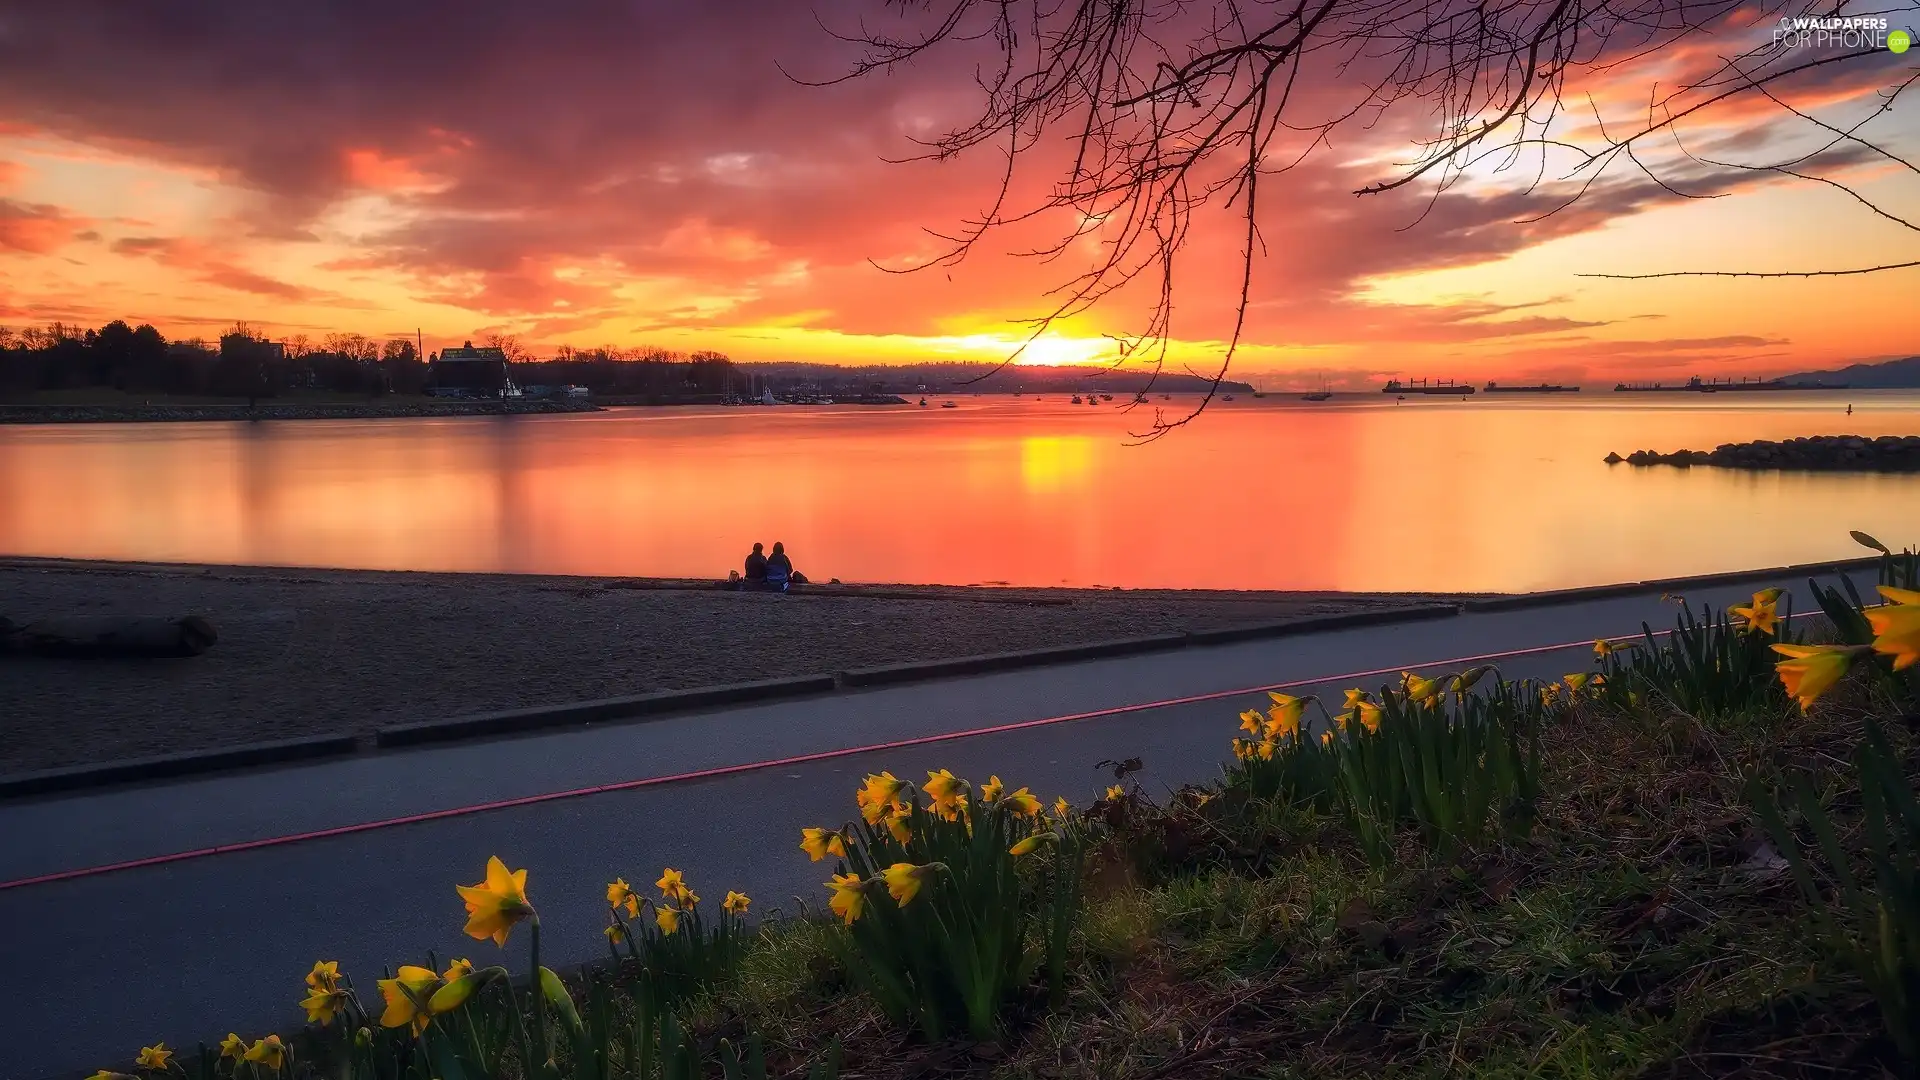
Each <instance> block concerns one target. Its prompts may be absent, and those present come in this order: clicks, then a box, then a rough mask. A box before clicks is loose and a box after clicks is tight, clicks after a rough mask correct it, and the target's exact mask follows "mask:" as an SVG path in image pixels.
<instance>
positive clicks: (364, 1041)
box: [353, 1028, 373, 1050]
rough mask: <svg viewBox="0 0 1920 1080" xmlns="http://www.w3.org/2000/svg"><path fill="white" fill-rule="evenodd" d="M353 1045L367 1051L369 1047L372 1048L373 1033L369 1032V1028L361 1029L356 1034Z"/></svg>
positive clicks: (354, 1034)
mask: <svg viewBox="0 0 1920 1080" xmlns="http://www.w3.org/2000/svg"><path fill="white" fill-rule="evenodd" d="M353 1045H355V1046H357V1047H359V1048H360V1049H362V1050H365V1049H366V1048H367V1047H369V1046H372V1045H373V1032H372V1031H370V1030H368V1029H367V1028H361V1029H360V1030H358V1031H356V1032H354V1033H353Z"/></svg>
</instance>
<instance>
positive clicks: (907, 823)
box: [882, 806, 913, 844]
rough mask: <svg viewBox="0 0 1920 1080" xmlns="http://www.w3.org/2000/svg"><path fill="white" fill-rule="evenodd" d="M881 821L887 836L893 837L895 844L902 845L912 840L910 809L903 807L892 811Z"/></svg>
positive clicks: (911, 813) (911, 811) (911, 815)
mask: <svg viewBox="0 0 1920 1080" xmlns="http://www.w3.org/2000/svg"><path fill="white" fill-rule="evenodd" d="M882 820H883V821H884V822H885V823H886V826H887V832H888V834H889V835H891V836H892V837H893V839H894V841H895V842H896V843H901V844H904V843H906V842H907V841H909V840H911V839H913V810H912V808H911V807H904V806H903V807H900V808H898V809H896V810H893V811H891V812H889V813H888V814H887V816H886V817H885V818H883V819H882Z"/></svg>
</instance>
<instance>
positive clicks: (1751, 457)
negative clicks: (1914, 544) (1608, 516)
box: [1606, 435, 1920, 472]
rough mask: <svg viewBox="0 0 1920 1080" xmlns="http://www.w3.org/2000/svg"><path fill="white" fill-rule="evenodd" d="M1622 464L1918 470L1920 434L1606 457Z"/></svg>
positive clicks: (1820, 438)
mask: <svg viewBox="0 0 1920 1080" xmlns="http://www.w3.org/2000/svg"><path fill="white" fill-rule="evenodd" d="M1621 461H1625V462H1627V463H1629V464H1632V465H1675V466H1679V467H1681V468H1688V467H1691V466H1694V465H1718V466H1721V467H1723V468H1735V469H1808V470H1819V469H1848V470H1853V471H1879V472H1920V435H1881V436H1878V437H1877V438H1873V439H1868V438H1866V437H1864V436H1860V435H1813V436H1806V435H1803V436H1800V437H1798V438H1793V439H1787V440H1784V441H1781V442H1775V441H1773V440H1771V439H1757V440H1755V441H1753V442H1749V443H1721V444H1720V445H1719V446H1716V447H1714V448H1713V449H1712V450H1711V451H1706V450H1675V451H1673V452H1672V453H1670V454H1662V453H1660V452H1659V451H1657V450H1635V451H1633V452H1632V453H1631V454H1628V455H1627V456H1626V457H1625V458H1622V457H1621V456H1620V455H1619V454H1617V453H1612V454H1608V455H1607V457H1606V462H1607V464H1609V465H1614V464H1618V463H1619V462H1621Z"/></svg>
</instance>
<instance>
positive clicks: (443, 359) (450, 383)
mask: <svg viewBox="0 0 1920 1080" xmlns="http://www.w3.org/2000/svg"><path fill="white" fill-rule="evenodd" d="M427 393H429V394H431V395H433V396H434V397H473V398H503V397H519V396H520V388H519V387H517V386H515V385H514V384H513V377H512V374H511V373H510V372H509V371H508V370H507V354H506V351H505V350H503V349H499V348H496V347H493V346H488V345H482V346H480V347H479V348H475V347H474V344H473V342H471V341H469V342H466V343H465V344H463V345H461V346H460V347H459V348H457V349H442V350H440V353H439V355H438V356H435V357H434V358H433V359H432V360H431V361H430V362H428V364H427Z"/></svg>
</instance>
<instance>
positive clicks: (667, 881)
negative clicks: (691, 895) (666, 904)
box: [653, 866, 687, 900]
mask: <svg viewBox="0 0 1920 1080" xmlns="http://www.w3.org/2000/svg"><path fill="white" fill-rule="evenodd" d="M653 887H654V888H656V889H659V890H660V895H661V896H664V897H666V898H667V899H668V900H679V899H681V898H682V897H684V896H686V895H687V881H686V878H685V877H684V876H682V875H681V873H680V871H678V870H675V869H674V868H673V867H671V866H669V867H667V868H666V869H665V870H662V871H661V872H660V880H659V881H656V882H654V883H653Z"/></svg>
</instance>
